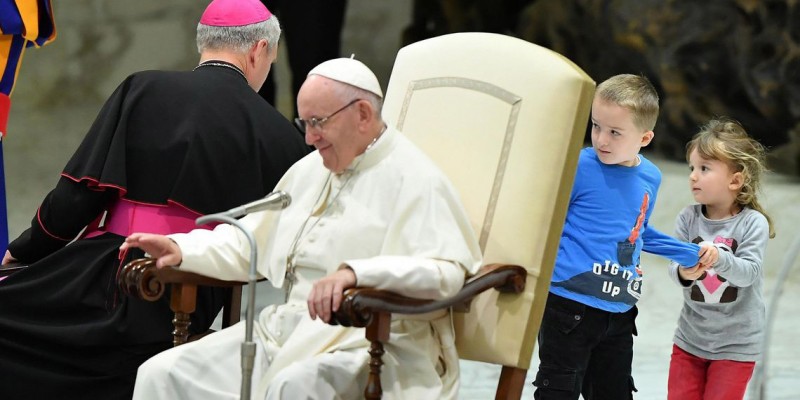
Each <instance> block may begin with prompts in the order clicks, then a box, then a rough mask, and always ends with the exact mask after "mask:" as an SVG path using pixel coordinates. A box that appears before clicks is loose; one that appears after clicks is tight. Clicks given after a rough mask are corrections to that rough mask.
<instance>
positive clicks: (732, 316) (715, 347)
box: [669, 204, 769, 361]
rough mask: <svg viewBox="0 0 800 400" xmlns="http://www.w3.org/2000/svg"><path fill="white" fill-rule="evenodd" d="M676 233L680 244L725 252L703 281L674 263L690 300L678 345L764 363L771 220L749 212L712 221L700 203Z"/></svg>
mask: <svg viewBox="0 0 800 400" xmlns="http://www.w3.org/2000/svg"><path fill="white" fill-rule="evenodd" d="M675 234H676V237H677V238H678V239H680V240H684V241H687V242H693V243H701V242H711V243H714V245H716V246H717V248H718V249H719V260H718V261H717V263H716V265H714V266H713V268H709V269H708V271H707V273H706V275H705V277H704V278H703V279H701V280H697V281H684V280H682V279H680V278H679V276H678V268H680V266H679V265H678V264H676V263H674V262H673V263H671V264H670V268H669V273H670V276H672V278H673V279H674V281H675V282H677V283H678V284H679V285H681V287H683V299H684V303H683V309H682V310H681V315H680V317H679V318H678V327H677V328H676V329H675V338H674V342H675V344H676V345H677V346H678V347H680V348H681V349H683V350H684V351H686V352H688V353H690V354H693V355H695V356H697V357H701V358H705V359H708V360H733V361H757V360H759V358H760V355H761V350H762V346H763V341H764V320H765V314H766V312H765V307H764V295H763V286H764V273H763V270H762V260H763V259H764V250H765V248H766V247H767V240H769V225H768V223H767V219H766V217H764V215H763V214H761V213H759V212H758V211H755V210H753V209H750V208H744V209H743V210H742V211H741V212H740V213H739V214H737V215H734V216H733V217H730V218H726V219H722V220H710V219H708V218H706V217H705V216H703V213H702V205H700V204H696V205H693V206H689V207H686V208H684V209H683V211H681V213H680V214H679V215H678V218H677V221H676V228H675Z"/></svg>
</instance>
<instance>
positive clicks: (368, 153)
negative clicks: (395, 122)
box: [344, 125, 396, 172]
mask: <svg viewBox="0 0 800 400" xmlns="http://www.w3.org/2000/svg"><path fill="white" fill-rule="evenodd" d="M395 135H396V131H395V130H394V129H393V128H390V127H388V126H387V125H384V126H383V130H382V131H381V133H379V134H378V136H377V137H376V138H375V139H374V140H373V141H372V143H370V144H369V145H368V146H367V149H366V150H364V152H363V153H361V154H359V155H358V156H357V157H356V158H354V159H353V162H351V163H350V166H348V167H347V168H346V169H345V171H344V172H352V171H360V170H363V169H365V168H369V167H371V166H373V165H375V164H377V163H378V162H379V161H380V160H382V159H383V158H384V157H385V156H386V154H388V153H389V151H390V150H391V149H392V147H394V146H393V143H394V137H395Z"/></svg>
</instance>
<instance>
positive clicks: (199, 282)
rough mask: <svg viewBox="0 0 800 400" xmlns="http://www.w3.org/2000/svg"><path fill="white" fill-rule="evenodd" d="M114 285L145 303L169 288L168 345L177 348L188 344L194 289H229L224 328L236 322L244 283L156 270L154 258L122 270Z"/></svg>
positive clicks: (172, 269) (195, 295)
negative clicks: (171, 314)
mask: <svg viewBox="0 0 800 400" xmlns="http://www.w3.org/2000/svg"><path fill="white" fill-rule="evenodd" d="M117 284H118V285H119V287H120V290H121V291H122V292H123V293H125V294H127V295H130V296H134V297H138V298H140V299H143V300H146V301H156V300H158V299H160V298H161V297H162V296H163V295H164V292H165V290H166V286H167V284H170V286H171V288H170V292H171V294H170V309H172V311H173V312H174V313H175V318H173V320H172V325H173V326H174V328H175V329H174V330H173V332H172V335H173V340H172V343H173V345H175V346H179V345H181V344H183V343H186V342H187V341H189V340H190V337H189V325H191V320H190V317H189V316H190V314H191V313H193V312H194V311H195V308H196V306H197V287H198V286H211V287H225V288H230V289H231V290H230V293H229V296H226V299H225V304H224V307H223V316H222V327H223V328H226V327H228V326H230V325H232V324H234V323H236V321H239V315H240V312H241V293H242V285H245V284H246V283H245V282H237V281H223V280H220V279H215V278H210V277H207V276H203V275H200V274H195V273H193V272H186V271H181V270H180V269H178V268H176V267H165V268H156V260H155V259H154V258H139V259H136V260H133V261H131V262H129V263H127V264H125V266H123V267H122V269H121V270H120V273H119V276H118V277H117ZM202 335H204V334H201V336H202Z"/></svg>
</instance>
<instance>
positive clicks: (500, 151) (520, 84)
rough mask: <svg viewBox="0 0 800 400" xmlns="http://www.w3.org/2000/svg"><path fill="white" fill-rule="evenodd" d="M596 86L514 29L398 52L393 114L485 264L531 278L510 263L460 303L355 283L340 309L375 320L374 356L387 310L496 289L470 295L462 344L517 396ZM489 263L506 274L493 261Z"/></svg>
mask: <svg viewBox="0 0 800 400" xmlns="http://www.w3.org/2000/svg"><path fill="white" fill-rule="evenodd" d="M594 87H595V83H594V81H593V80H592V79H591V78H589V76H587V75H586V74H585V73H584V72H583V71H582V70H581V69H580V68H579V67H577V66H576V65H575V64H573V63H572V62H570V61H569V60H567V59H566V58H564V57H563V56H561V55H559V54H557V53H555V52H553V51H550V50H548V49H545V48H543V47H540V46H537V45H535V44H532V43H529V42H525V41H522V40H520V39H516V38H512V37H509V36H503V35H498V34H490V33H475V32H471V33H455V34H450V35H445V36H440V37H436V38H433V39H428V40H425V41H421V42H418V43H414V44H411V45H408V46H406V47H404V48H403V49H401V50H400V51H399V53H398V55H397V59H396V60H395V64H394V67H393V70H392V74H391V78H390V81H389V86H388V89H387V93H386V100H385V104H384V108H383V115H384V118H385V119H386V121H387V122H388V123H389V124H392V125H394V126H396V127H397V128H398V129H399V130H400V131H401V132H402V133H403V134H404V135H406V136H407V137H409V138H410V139H411V140H412V141H413V142H414V143H415V144H416V145H418V146H419V147H420V148H422V150H423V151H425V152H426V153H427V154H428V155H429V156H430V157H431V158H432V159H433V160H434V161H435V162H436V163H437V164H438V166H439V167H440V168H441V169H442V170H443V171H444V172H445V173H446V174H447V176H448V177H449V178H450V179H451V180H452V182H453V184H454V185H455V187H456V188H457V189H458V191H459V193H460V195H461V199H462V201H463V203H464V205H465V207H466V209H467V212H468V214H469V218H470V220H471V223H472V226H473V228H474V229H475V232H476V233H477V235H478V237H479V241H480V247H481V249H482V251H483V255H484V261H485V262H486V263H493V264H494V263H499V264H509V265H516V266H521V267H523V268H524V270H525V272H526V273H527V277H525V276H522V277H520V276H518V275H516V274H515V273H514V272H513V269H510V268H512V267H501V268H500V270H505V272H504V273H505V276H504V277H498V278H496V279H494V280H493V281H492V282H488V281H487V282H484V283H482V284H481V283H479V281H480V280H488V279H489V276H485V277H483V278H480V279H478V280H476V281H475V282H473V283H471V284H468V286H470V285H472V286H473V287H469V288H465V290H462V293H460V294H459V296H457V297H456V298H455V299H448V300H447V301H438V302H420V301H412V300H409V299H401V298H392V299H389V298H387V295H386V294H385V293H376V291H374V290H364V291H361V293H359V289H355V290H352V291H350V292H349V293H348V295H349V297H348V299H347V301H346V304H347V307H348V308H349V309H348V310H343V311H342V312H341V313H340V314H338V315H339V316H341V317H342V320H343V321H344V322H343V323H344V324H346V325H347V324H353V325H356V326H363V325H367V328H368V329H367V334H368V337H369V335H372V336H373V337H372V338H370V340H372V341H373V348H374V349H372V350H371V353H372V352H373V351H375V353H376V354H378V353H381V350H382V348H381V344H382V341H383V340H385V338H387V337H388V331H386V329H381V328H379V327H378V325H379V324H380V323H383V324H388V319H389V314H390V313H392V312H397V313H413V312H426V311H428V310H429V309H432V308H437V307H441V306H451V305H452V306H454V308H456V309H458V308H464V307H463V306H461V305H460V304H461V303H462V302H463V301H464V300H465V299H469V298H470V297H471V296H472V295H474V293H473V292H478V291H481V290H483V289H485V288H486V287H493V286H499V287H501V288H502V289H503V291H504V292H508V293H503V292H501V291H500V290H486V291H483V292H482V293H481V294H479V295H477V296H476V297H474V299H472V300H471V301H470V302H469V307H468V309H469V310H468V311H467V312H463V311H455V312H454V316H455V317H454V320H455V327H456V343H457V347H458V351H459V355H460V357H461V358H463V359H468V360H475V361H482V362H487V363H492V364H499V365H502V366H503V368H502V372H501V381H500V382H499V384H498V392H497V398H498V399H512V398H513V399H518V398H519V397H520V395H521V393H522V387H523V385H524V384H525V382H524V381H525V376H526V372H527V370H528V368H529V366H530V361H531V356H532V354H533V350H534V345H535V343H536V337H537V334H538V330H539V324H540V321H541V317H542V313H543V310H544V305H545V301H546V299H547V292H548V288H549V285H550V276H551V273H552V269H553V264H554V261H555V257H556V251H557V249H558V243H559V239H560V235H561V229H562V225H563V222H564V217H565V213H566V208H567V204H568V201H569V195H570V191H571V188H572V182H573V178H574V174H575V167H576V165H577V159H578V152H579V150H580V148H581V147H582V143H583V138H584V134H585V132H586V127H587V122H588V118H589V111H590V107H591V102H592V96H593V94H594ZM431 229H436V227H431ZM490 269H493V270H495V272H494V273H495V274H497V273H499V272H500V270H498V269H497V266H496V265H495V266H492V268H490ZM520 278H522V279H520ZM509 279H510V280H511V281H509ZM478 286H480V287H478ZM466 289H469V290H468V292H466V293H465V291H467V290H466ZM515 292H517V293H515ZM359 297H360V298H359ZM376 299H379V300H380V301H376ZM348 313H349V314H348ZM364 316H368V317H366V318H364ZM358 319H360V320H361V321H360V322H354V321H353V320H358ZM378 355H379V354H378ZM373 357H374V356H373ZM373 361H374V362H373V364H376V365H377V368H373V372H371V374H372V375H377V373H378V372H379V369H380V362H379V361H380V360H379V358H378V357H374V359H373ZM376 379H377V377H376V376H373V377H371V380H370V383H369V385H368V388H367V393H366V397H367V398H375V397H379V395H380V394H379V393H378V392H379V391H380V382H379V381H376ZM376 386H377V387H376ZM376 390H377V391H376ZM370 391H372V392H370Z"/></svg>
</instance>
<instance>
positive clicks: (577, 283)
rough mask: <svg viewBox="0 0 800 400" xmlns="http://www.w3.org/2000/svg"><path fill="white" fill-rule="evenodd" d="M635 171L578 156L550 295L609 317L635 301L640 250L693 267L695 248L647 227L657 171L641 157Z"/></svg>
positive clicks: (590, 152) (588, 151) (587, 152)
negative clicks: (606, 313)
mask: <svg viewBox="0 0 800 400" xmlns="http://www.w3.org/2000/svg"><path fill="white" fill-rule="evenodd" d="M639 157H640V158H641V163H639V165H637V166H635V167H625V166H620V165H606V164H603V163H602V162H600V160H599V159H598V158H597V154H596V153H595V151H594V149H592V148H585V149H583V150H582V151H581V154H580V158H579V161H578V169H577V172H576V176H575V183H574V185H573V187H572V194H571V196H570V203H569V208H568V210H567V217H566V221H565V223H564V230H563V233H562V234H561V242H560V244H559V248H558V256H557V258H556V265H555V269H554V270H553V277H552V282H551V285H550V292H552V293H554V294H557V295H559V296H562V297H566V298H568V299H572V300H574V301H577V302H580V303H583V304H586V305H588V306H591V307H594V308H599V309H601V310H605V311H609V312H625V311H628V310H629V309H631V307H633V305H634V304H636V302H637V301H638V300H639V297H640V295H641V291H642V273H641V270H640V268H639V257H640V255H641V251H642V250H644V251H646V252H648V253H652V254H656V255H659V256H662V257H665V258H668V259H670V260H674V261H676V262H678V263H679V264H681V265H687V266H693V265H695V264H697V262H698V255H697V254H698V252H699V250H700V247H699V246H698V245H696V244H691V243H684V242H681V241H678V240H676V239H674V238H672V237H670V236H668V235H665V234H663V233H661V232H659V231H658V230H656V229H654V228H650V227H648V221H649V219H650V215H651V214H652V212H653V207H654V206H655V202H656V196H657V194H658V188H659V186H660V185H661V171H659V169H658V167H656V166H655V164H653V163H652V162H650V161H649V160H647V159H646V158H645V157H644V156H641V155H640V156H639Z"/></svg>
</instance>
